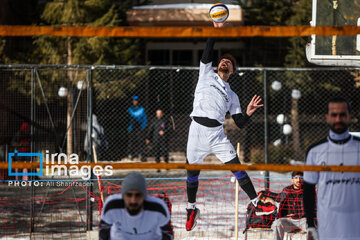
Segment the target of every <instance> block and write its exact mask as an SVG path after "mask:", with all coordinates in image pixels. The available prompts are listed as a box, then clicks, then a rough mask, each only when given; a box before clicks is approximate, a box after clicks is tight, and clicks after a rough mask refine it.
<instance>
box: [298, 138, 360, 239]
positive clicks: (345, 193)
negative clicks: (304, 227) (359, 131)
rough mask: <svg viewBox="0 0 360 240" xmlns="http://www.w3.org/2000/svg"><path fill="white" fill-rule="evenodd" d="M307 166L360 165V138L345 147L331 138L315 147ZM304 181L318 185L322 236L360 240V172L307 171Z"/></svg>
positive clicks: (312, 148)
mask: <svg viewBox="0 0 360 240" xmlns="http://www.w3.org/2000/svg"><path fill="white" fill-rule="evenodd" d="M306 165H344V166H346V165H356V166H359V165H360V139H359V138H354V137H351V139H350V140H349V141H348V142H346V143H345V144H336V143H334V142H332V141H331V140H329V138H327V139H325V140H323V141H321V142H319V143H318V144H316V145H314V146H312V147H311V148H310V150H309V151H308V154H307V157H306ZM304 180H305V181H306V182H308V183H311V184H317V204H316V205H317V218H318V231H319V237H320V239H321V240H323V239H337V240H338V239H341V240H355V239H357V240H359V239H360V203H359V200H360V173H351V172H305V173H304Z"/></svg>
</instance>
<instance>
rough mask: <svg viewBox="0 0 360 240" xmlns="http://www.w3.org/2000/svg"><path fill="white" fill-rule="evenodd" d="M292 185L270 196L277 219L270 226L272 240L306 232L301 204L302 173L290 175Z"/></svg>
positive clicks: (302, 205) (302, 204)
mask: <svg viewBox="0 0 360 240" xmlns="http://www.w3.org/2000/svg"><path fill="white" fill-rule="evenodd" d="M291 182H292V184H291V185H289V186H287V187H285V188H284V189H283V190H282V191H281V192H280V193H279V194H275V195H274V196H271V197H273V198H274V199H275V201H274V202H273V203H274V204H275V205H276V207H277V208H278V214H279V218H278V219H276V220H275V221H274V222H273V224H272V225H271V229H272V230H273V231H274V239H277V240H280V239H283V238H284V234H285V232H296V231H301V230H305V231H306V228H307V226H306V218H305V212H304V203H303V192H304V190H303V183H304V180H303V172H293V173H292V174H291Z"/></svg>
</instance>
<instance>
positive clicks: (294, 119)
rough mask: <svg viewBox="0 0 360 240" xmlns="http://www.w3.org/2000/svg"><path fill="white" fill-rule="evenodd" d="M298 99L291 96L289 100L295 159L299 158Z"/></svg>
mask: <svg viewBox="0 0 360 240" xmlns="http://www.w3.org/2000/svg"><path fill="white" fill-rule="evenodd" d="M298 108H299V100H297V99H294V98H292V100H291V126H292V134H293V145H294V151H295V160H296V161H299V160H301V149H300V129H299V109H298Z"/></svg>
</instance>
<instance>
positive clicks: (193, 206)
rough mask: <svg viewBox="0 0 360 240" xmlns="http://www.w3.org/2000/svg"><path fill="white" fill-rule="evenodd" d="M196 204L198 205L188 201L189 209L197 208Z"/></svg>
mask: <svg viewBox="0 0 360 240" xmlns="http://www.w3.org/2000/svg"><path fill="white" fill-rule="evenodd" d="M195 205H196V203H189V202H188V207H187V208H188V209H195Z"/></svg>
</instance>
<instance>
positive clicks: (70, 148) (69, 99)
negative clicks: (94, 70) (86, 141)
mask: <svg viewBox="0 0 360 240" xmlns="http://www.w3.org/2000/svg"><path fill="white" fill-rule="evenodd" d="M66 45H67V53H68V54H67V65H71V64H72V47H71V37H67V39H66ZM67 74H68V77H69V84H68V94H67V141H66V153H67V155H68V156H70V154H72V153H73V152H74V151H73V146H74V145H73V126H72V121H71V114H72V111H73V107H72V106H73V104H72V101H73V99H72V91H71V88H72V86H73V81H74V79H73V78H74V77H73V74H72V71H68V72H67Z"/></svg>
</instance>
